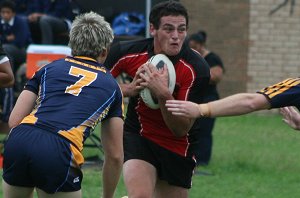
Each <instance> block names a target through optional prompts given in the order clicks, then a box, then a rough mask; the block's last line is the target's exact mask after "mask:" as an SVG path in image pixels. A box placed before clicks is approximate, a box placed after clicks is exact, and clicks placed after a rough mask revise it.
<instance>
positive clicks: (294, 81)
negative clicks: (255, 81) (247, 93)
mask: <svg viewBox="0 0 300 198" xmlns="http://www.w3.org/2000/svg"><path fill="white" fill-rule="evenodd" d="M298 84H300V78H288V79H286V80H284V81H282V82H279V83H277V84H275V85H272V86H269V87H266V88H264V89H262V90H261V91H260V92H261V93H264V94H266V95H268V96H269V98H273V97H274V96H276V95H278V94H281V93H282V92H285V91H286V90H288V89H290V88H291V87H293V86H296V85H298Z"/></svg>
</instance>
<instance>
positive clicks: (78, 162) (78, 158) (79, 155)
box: [70, 144, 84, 167]
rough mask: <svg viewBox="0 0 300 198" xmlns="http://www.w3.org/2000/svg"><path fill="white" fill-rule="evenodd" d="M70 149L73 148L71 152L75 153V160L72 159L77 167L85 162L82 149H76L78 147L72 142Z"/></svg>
mask: <svg viewBox="0 0 300 198" xmlns="http://www.w3.org/2000/svg"><path fill="white" fill-rule="evenodd" d="M70 149H71V152H72V154H73V160H72V163H73V165H74V166H75V167H78V166H80V165H81V164H83V162H84V158H83V156H82V153H81V152H80V151H78V149H76V147H75V146H73V145H72V144H71V146H70Z"/></svg>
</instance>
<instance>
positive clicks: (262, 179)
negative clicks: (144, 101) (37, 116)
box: [0, 114, 300, 198]
mask: <svg viewBox="0 0 300 198" xmlns="http://www.w3.org/2000/svg"><path fill="white" fill-rule="evenodd" d="M84 155H85V156H86V157H89V156H94V155H97V156H99V155H100V151H99V150H97V149H95V148H87V149H86V150H85V152H84ZM198 171H204V172H210V173H212V174H213V175H212V176H203V175H195V176H194V177H193V186H192V189H191V190H190V196H189V197H191V198H269V197H272V198H286V197H288V198H296V197H299V195H300V188H299V183H300V174H299V172H300V132H298V131H294V130H292V129H290V128H289V127H288V126H287V125H285V124H284V123H283V122H282V121H281V117H280V116H278V115H269V116H262V115H257V114H251V115H247V116H239V117H226V118H218V119H217V122H216V127H215V130H214V147H213V156H212V161H211V164H210V165H209V166H208V167H205V168H202V169H201V168H199V169H198ZM83 172H84V180H83V184H82V188H83V197H84V198H98V197H100V194H101V187H100V186H101V169H100V167H99V166H98V167H93V168H89V167H85V168H83ZM0 194H1V192H0ZM124 195H126V190H125V187H124V183H123V180H121V181H120V183H119V185H118V189H117V191H116V196H115V197H116V198H120V197H122V196H124Z"/></svg>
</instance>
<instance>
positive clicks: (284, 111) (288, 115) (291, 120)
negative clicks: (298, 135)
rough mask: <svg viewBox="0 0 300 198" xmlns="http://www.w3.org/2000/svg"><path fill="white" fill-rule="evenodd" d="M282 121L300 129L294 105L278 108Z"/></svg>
mask: <svg viewBox="0 0 300 198" xmlns="http://www.w3.org/2000/svg"><path fill="white" fill-rule="evenodd" d="M280 113H281V115H282V117H283V119H282V120H283V121H284V122H285V123H287V124H288V125H289V126H290V127H292V128H293V129H295V130H300V114H299V112H298V111H297V110H296V109H295V108H294V107H283V108H280Z"/></svg>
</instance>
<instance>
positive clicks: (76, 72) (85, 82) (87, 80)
mask: <svg viewBox="0 0 300 198" xmlns="http://www.w3.org/2000/svg"><path fill="white" fill-rule="evenodd" d="M69 74H70V75H72V76H76V77H80V76H81V78H80V79H79V80H78V81H76V83H75V84H73V85H70V86H67V88H66V90H65V93H69V94H72V95H74V96H78V95H79V94H80V92H81V91H82V88H83V87H85V86H89V85H90V84H91V83H92V82H94V81H95V80H96V79H97V76H98V74H97V73H96V72H92V71H88V70H85V69H81V68H78V67H74V66H71V68H70V71H69Z"/></svg>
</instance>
